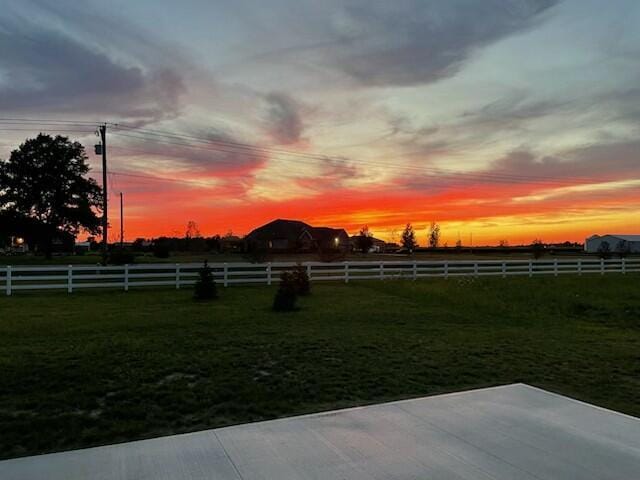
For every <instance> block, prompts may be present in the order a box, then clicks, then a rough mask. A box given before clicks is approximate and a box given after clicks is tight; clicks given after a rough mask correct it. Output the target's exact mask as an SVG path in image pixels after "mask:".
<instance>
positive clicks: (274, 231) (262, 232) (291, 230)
mask: <svg viewBox="0 0 640 480" xmlns="http://www.w3.org/2000/svg"><path fill="white" fill-rule="evenodd" d="M311 230H312V227H311V226H310V225H307V224H306V223H304V222H301V221H299V220H285V219H282V218H278V219H277V220H273V221H272V222H269V223H267V224H265V225H262V226H261V227H258V228H256V229H255V230H252V231H251V232H250V233H249V234H248V235H247V238H248V239H253V238H260V239H262V240H274V239H285V238H286V239H290V240H295V239H298V238H299V237H300V236H301V235H303V234H304V232H305V231H306V232H310V231H311Z"/></svg>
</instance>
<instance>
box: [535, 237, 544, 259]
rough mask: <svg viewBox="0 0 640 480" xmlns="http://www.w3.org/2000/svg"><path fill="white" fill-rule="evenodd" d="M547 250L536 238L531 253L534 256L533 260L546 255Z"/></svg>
mask: <svg viewBox="0 0 640 480" xmlns="http://www.w3.org/2000/svg"><path fill="white" fill-rule="evenodd" d="M545 250H546V247H545V245H544V243H542V240H540V239H538V238H536V239H535V240H534V241H533V242H532V243H531V253H532V254H533V258H535V259H536V260H537V259H539V258H540V257H542V256H543V255H544V254H545Z"/></svg>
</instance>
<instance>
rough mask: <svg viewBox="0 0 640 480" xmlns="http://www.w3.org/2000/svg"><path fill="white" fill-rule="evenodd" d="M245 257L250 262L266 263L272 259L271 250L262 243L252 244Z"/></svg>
mask: <svg viewBox="0 0 640 480" xmlns="http://www.w3.org/2000/svg"><path fill="white" fill-rule="evenodd" d="M244 258H246V259H247V261H249V262H250V263H265V262H267V261H269V259H270V255H269V250H268V249H267V248H266V247H264V246H262V245H258V244H250V245H248V247H247V251H246V252H245V254H244Z"/></svg>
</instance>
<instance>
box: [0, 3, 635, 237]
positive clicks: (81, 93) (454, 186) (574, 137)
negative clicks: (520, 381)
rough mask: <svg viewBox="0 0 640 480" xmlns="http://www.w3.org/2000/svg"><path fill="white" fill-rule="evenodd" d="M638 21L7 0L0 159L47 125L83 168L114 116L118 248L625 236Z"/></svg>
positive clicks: (467, 7)
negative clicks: (342, 239)
mask: <svg viewBox="0 0 640 480" xmlns="http://www.w3.org/2000/svg"><path fill="white" fill-rule="evenodd" d="M639 25H640V2H639V1H637V0H565V1H555V0H446V1H445V0H395V1H389V0H350V1H349V0H322V1H318V0H309V1H307V0H269V1H264V0H251V1H250V0H213V1H212V0H187V1H182V2H169V1H159V0H136V1H131V0H109V1H108V2H104V1H103V2H97V1H82V2H79V1H77V0H68V1H67V0H56V1H33V0H15V1H14V0H8V1H4V2H3V7H2V9H1V10H0V119H2V120H0V157H2V158H6V157H7V156H8V155H9V153H10V151H11V150H12V149H14V148H16V147H18V145H19V144H20V143H21V142H22V141H23V140H24V139H25V138H27V137H30V136H33V135H35V134H37V133H38V132H40V131H42V132H46V133H51V134H55V133H58V132H59V133H61V134H64V135H68V136H69V137H70V138H72V139H75V140H78V141H80V142H82V143H83V144H84V145H85V146H86V147H87V152H88V154H89V157H90V160H91V163H92V165H93V167H94V169H95V170H100V168H101V167H100V162H99V158H98V157H97V156H95V155H94V154H93V144H95V143H97V137H96V136H95V135H94V134H93V133H92V132H93V130H94V127H93V126H92V125H91V124H90V123H85V122H95V125H97V124H98V122H113V123H117V124H119V125H120V126H119V127H113V126H110V127H109V130H108V147H109V150H108V151H109V162H110V168H111V170H112V171H113V173H112V174H111V175H110V177H109V180H110V184H111V188H110V198H111V201H112V210H111V223H112V225H113V227H114V231H113V234H114V238H115V237H116V236H117V235H116V231H115V230H116V228H115V227H117V226H118V225H119V218H118V211H117V208H116V202H117V195H118V193H119V192H121V191H122V192H124V197H125V204H126V215H125V231H126V238H127V239H128V240H133V239H135V238H136V237H151V236H158V235H183V234H184V232H185V229H186V224H187V222H188V221H189V220H193V221H195V222H196V223H197V224H198V225H199V227H200V231H201V232H202V234H204V235H213V234H216V233H221V234H224V233H226V232H227V231H229V230H232V231H233V232H234V233H235V234H245V233H247V232H248V231H250V230H251V229H252V228H253V227H255V226H258V225H260V224H261V223H265V222H267V221H270V220H272V219H275V218H292V219H300V220H303V221H306V222H308V223H311V224H313V225H327V226H334V227H343V228H345V229H347V231H349V232H350V233H355V232H357V230H358V229H359V228H360V227H361V226H363V225H365V224H367V225H369V227H370V229H371V231H372V232H373V233H374V234H375V235H376V236H377V237H381V238H384V239H392V238H394V237H395V236H396V235H398V234H399V233H400V231H401V230H402V228H403V226H404V224H406V223H407V222H411V223H412V224H413V225H414V227H415V229H416V230H417V233H418V240H419V242H420V243H421V244H425V243H426V238H427V227H428V225H429V224H430V223H431V221H437V222H438V223H440V225H441V229H442V234H443V242H447V243H448V244H449V245H453V244H454V243H455V242H456V240H457V239H458V238H459V237H460V238H461V239H462V242H463V243H464V244H468V243H469V241H470V237H471V235H473V243H474V244H476V245H479V244H491V243H497V242H498V241H499V240H502V239H506V240H508V241H509V242H510V243H511V244H518V243H530V242H531V241H532V240H533V239H534V238H541V239H543V240H544V241H549V242H550V241H564V240H572V241H582V240H584V238H585V236H588V235H590V234H592V233H640V28H638V26H639ZM9 119H29V121H25V122H24V123H19V122H16V121H15V120H9ZM3 120H4V123H2V121H3ZM31 120H38V121H40V122H41V123H39V124H38V123H37V122H33V121H31ZM47 121H49V122H50V123H47ZM11 122H13V123H11ZM74 122H79V123H74ZM169 134H171V135H169ZM237 144H241V145H237ZM95 176H96V178H98V176H99V174H98V173H95Z"/></svg>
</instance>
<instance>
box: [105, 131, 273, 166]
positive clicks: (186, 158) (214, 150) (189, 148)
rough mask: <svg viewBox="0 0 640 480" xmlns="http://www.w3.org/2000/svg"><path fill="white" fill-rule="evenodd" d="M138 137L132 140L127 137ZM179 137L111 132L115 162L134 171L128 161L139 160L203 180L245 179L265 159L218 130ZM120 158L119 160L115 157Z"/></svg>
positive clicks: (262, 154) (263, 164)
mask: <svg viewBox="0 0 640 480" xmlns="http://www.w3.org/2000/svg"><path fill="white" fill-rule="evenodd" d="M132 134H133V135H134V136H136V137H138V138H132V136H131V135H132ZM176 135H182V136H162V135H158V134H156V135H153V134H148V133H147V134H145V133H144V132H136V131H135V130H134V131H132V132H131V131H126V132H118V131H116V132H115V133H113V136H114V137H115V139H114V141H112V144H114V145H115V146H116V148H117V149H119V155H116V162H118V161H120V162H121V161H122V157H125V159H126V163H125V166H126V168H129V169H131V168H136V164H135V162H131V161H130V159H131V158H134V157H140V158H142V159H144V162H145V166H147V167H148V163H149V162H152V163H155V164H157V166H158V168H160V169H162V167H163V165H164V166H165V167H168V168H169V169H174V170H175V171H176V172H180V173H182V174H184V175H188V176H192V175H195V176H197V177H198V178H206V177H216V178H217V177H230V176H239V177H243V176H245V177H249V176H252V175H253V174H254V173H255V172H256V171H257V170H259V169H261V168H263V167H264V166H265V165H266V163H267V161H268V156H267V155H266V153H265V152H262V151H260V150H252V149H251V148H250V147H252V146H253V145H251V144H250V143H248V142H243V141H242V140H241V139H239V138H238V137H237V136H236V135H234V134H232V133H229V132H225V131H222V130H218V129H209V130H205V129H201V128H197V129H189V128H188V129H184V130H183V133H177V134H176ZM224 142H231V143H234V144H238V143H239V144H243V145H246V146H247V147H248V148H238V147H234V146H232V145H226V144H225V143H224ZM118 157H120V158H118Z"/></svg>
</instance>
